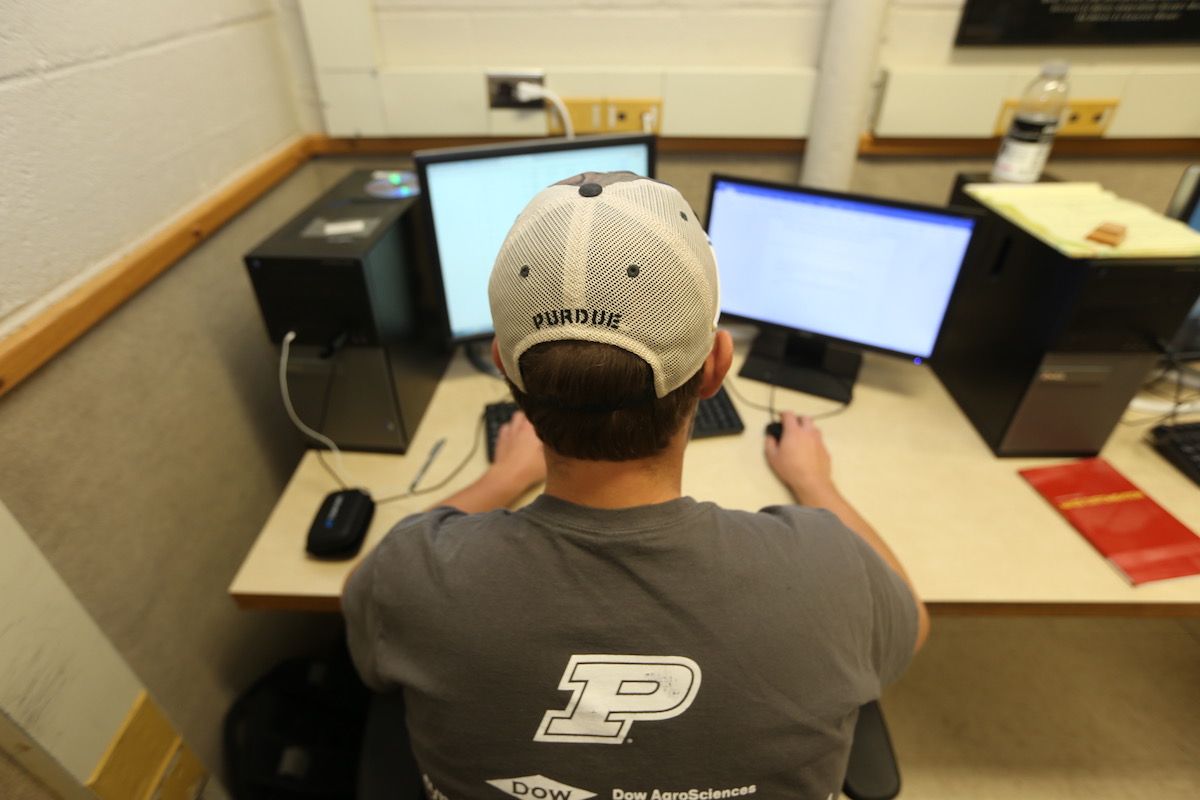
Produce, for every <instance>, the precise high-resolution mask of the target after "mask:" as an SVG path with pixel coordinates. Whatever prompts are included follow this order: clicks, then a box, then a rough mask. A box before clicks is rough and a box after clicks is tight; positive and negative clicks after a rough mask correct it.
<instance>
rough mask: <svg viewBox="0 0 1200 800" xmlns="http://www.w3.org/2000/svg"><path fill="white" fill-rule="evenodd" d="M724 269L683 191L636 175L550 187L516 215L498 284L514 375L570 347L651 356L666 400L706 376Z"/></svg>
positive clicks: (501, 328)
mask: <svg viewBox="0 0 1200 800" xmlns="http://www.w3.org/2000/svg"><path fill="white" fill-rule="evenodd" d="M718 291H719V289H718V281H717V262H716V257H715V256H714V255H713V250H712V246H711V245H710V244H709V241H708V236H707V234H706V233H705V232H704V228H703V227H702V226H701V224H700V220H699V219H698V218H697V216H696V214H695V212H693V211H692V209H691V207H690V206H689V205H688V203H687V201H686V200H684V199H683V195H681V194H680V193H679V191H678V190H677V189H675V188H674V187H673V186H670V185H669V184H666V183H662V182H660V181H655V180H651V179H650V178H645V177H642V176H640V175H635V174H634V173H632V172H606V173H595V172H588V173H584V174H582V175H577V176H575V177H573V178H568V179H567V180H565V181H562V182H560V183H557V184H555V185H553V186H551V187H549V188H547V189H543V190H542V191H541V192H539V193H538V194H537V195H536V196H534V198H533V200H532V201H530V203H529V205H527V206H526V207H525V209H524V210H523V211H522V212H521V214H520V215H519V216H518V217H517V221H516V223H515V224H514V225H513V227H512V229H511V230H510V231H509V233H508V236H507V237H506V238H505V240H504V243H503V244H502V245H501V247H500V253H499V255H498V256H497V257H496V263H495V266H494V267H493V269H492V276H491V280H490V282H489V285H488V298H489V301H490V303H491V308H492V324H493V327H494V328H495V331H496V343H497V346H498V349H499V351H500V361H501V363H503V365H504V371H505V373H506V374H507V376H508V378H509V380H511V381H512V382H513V383H514V384H515V385H516V386H517V388H518V389H520V390H521V391H525V384H524V381H523V380H522V378H521V371H520V360H521V355H522V354H523V353H524V352H525V351H526V350H528V349H529V348H531V347H533V346H534V345H538V344H541V343H543V342H552V341H561V340H566V339H575V340H583V341H590V342H600V343H602V344H609V345H614V346H616V347H620V348H622V349H624V350H627V351H629V352H631V353H633V354H634V355H637V356H639V357H640V358H642V359H643V360H644V361H645V362H646V363H647V364H649V365H650V368H651V371H652V372H653V374H654V393H655V395H656V396H658V397H663V396H665V395H667V394H669V393H670V392H672V391H674V390H675V389H677V388H679V387H680V386H682V385H683V384H684V383H686V382H687V381H688V379H689V378H691V377H692V376H693V375H695V374H696V372H697V371H699V369H700V367H701V366H702V365H703V364H704V359H705V357H707V356H708V353H709V351H710V350H711V349H712V344H713V336H714V334H715V333H716V330H717V317H718V315H719V313H720V302H719V297H718Z"/></svg>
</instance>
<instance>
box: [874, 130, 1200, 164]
mask: <svg viewBox="0 0 1200 800" xmlns="http://www.w3.org/2000/svg"><path fill="white" fill-rule="evenodd" d="M999 149H1000V139H999V138H995V139H887V138H876V137H875V136H872V135H871V134H869V133H865V134H863V135H862V138H861V140H860V141H859V147H858V154H859V155H860V156H910V157H918V158H919V157H928V158H938V157H959V158H991V157H992V156H994V155H996V152H997V151H998V150H999ZM1054 155H1056V156H1095V157H1099V158H1105V157H1108V156H1200V139H1085V138H1073V137H1065V138H1064V137H1060V138H1058V139H1056V140H1055V142H1054Z"/></svg>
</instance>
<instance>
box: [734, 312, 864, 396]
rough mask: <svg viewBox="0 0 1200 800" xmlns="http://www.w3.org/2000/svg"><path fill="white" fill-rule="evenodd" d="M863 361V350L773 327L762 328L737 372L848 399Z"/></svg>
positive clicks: (745, 376)
mask: <svg viewBox="0 0 1200 800" xmlns="http://www.w3.org/2000/svg"><path fill="white" fill-rule="evenodd" d="M861 364H862V354H861V353H857V352H854V351H852V350H846V349H843V348H840V347H838V346H837V345H833V344H829V343H828V342H824V341H820V340H818V339H815V338H813V337H812V336H808V335H805V334H801V333H796V332H791V331H785V330H778V329H773V328H772V329H764V330H761V331H759V334H758V336H757V337H755V339H754V343H753V344H752V345H751V346H750V353H749V355H747V356H746V362H745V364H743V365H742V370H741V372H739V373H738V375H740V376H741V377H743V378H751V379H753V380H756V381H762V382H764V383H770V384H773V385H775V386H782V387H784V388H785V389H795V390H796V391H798V392H805V393H806V394H812V395H816V396H817V397H826V398H829V399H830V400H837V401H838V402H841V403H849V402H850V398H851V396H852V395H853V393H854V381H855V380H856V379H857V378H858V369H859V366H860V365H861Z"/></svg>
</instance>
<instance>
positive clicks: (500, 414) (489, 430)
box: [483, 386, 746, 463]
mask: <svg viewBox="0 0 1200 800" xmlns="http://www.w3.org/2000/svg"><path fill="white" fill-rule="evenodd" d="M516 410H517V404H516V403H513V402H501V403H490V404H488V405H486V406H484V408H483V427H484V433H485V435H486V436H487V455H488V462H489V463H490V462H492V461H495V460H496V437H497V436H498V435H499V434H500V426H501V425H503V424H504V423H506V422H508V421H509V420H510V419H512V415H513V412H515V411H516ZM745 429H746V426H745V425H744V424H742V418H741V415H739V414H738V411H737V409H736V408H735V407H734V405H733V400H732V399H731V398H730V397H729V392H727V391H725V387H724V386H722V387H721V388H720V389H719V390H718V391H717V393H716V394H714V395H713V396H712V397H708V398H705V399H703V400H701V401H700V405H699V406H697V407H696V422H695V424H693V425H692V438H693V439H705V438H707V437H709V436H727V435H731V434H738V433H741V432H742V431H744V430H745Z"/></svg>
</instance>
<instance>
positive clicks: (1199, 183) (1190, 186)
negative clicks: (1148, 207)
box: [1164, 164, 1200, 223]
mask: <svg viewBox="0 0 1200 800" xmlns="http://www.w3.org/2000/svg"><path fill="white" fill-rule="evenodd" d="M1197 206H1200V164H1193V165H1191V166H1189V167H1187V168H1186V169H1184V171H1183V175H1181V176H1180V177H1179V183H1178V184H1177V185H1176V186H1175V193H1174V194H1173V195H1171V201H1170V202H1169V203H1168V204H1167V210H1166V212H1165V214H1164V216H1167V217H1170V218H1171V219H1177V220H1179V221H1180V222H1184V223H1186V222H1188V221H1190V220H1191V218H1192V215H1193V214H1195V213H1196V207H1197Z"/></svg>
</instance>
